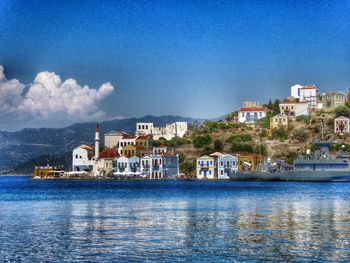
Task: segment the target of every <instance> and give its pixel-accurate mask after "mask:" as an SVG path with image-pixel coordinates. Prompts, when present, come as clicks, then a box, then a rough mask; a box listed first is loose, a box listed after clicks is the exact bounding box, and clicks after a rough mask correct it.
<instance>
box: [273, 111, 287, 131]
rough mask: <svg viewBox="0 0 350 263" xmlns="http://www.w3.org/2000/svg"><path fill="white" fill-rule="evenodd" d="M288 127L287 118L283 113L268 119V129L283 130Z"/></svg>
mask: <svg viewBox="0 0 350 263" xmlns="http://www.w3.org/2000/svg"><path fill="white" fill-rule="evenodd" d="M288 125H289V117H288V116H287V115H286V114H284V113H280V114H278V115H276V116H273V117H271V119H270V129H273V128H281V127H283V128H285V127H288Z"/></svg>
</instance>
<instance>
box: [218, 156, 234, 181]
mask: <svg viewBox="0 0 350 263" xmlns="http://www.w3.org/2000/svg"><path fill="white" fill-rule="evenodd" d="M217 166H218V167H217V171H218V179H229V178H230V175H232V174H233V173H236V172H237V171H238V157H237V156H234V155H231V154H222V155H221V156H220V157H219V158H218V161H217Z"/></svg>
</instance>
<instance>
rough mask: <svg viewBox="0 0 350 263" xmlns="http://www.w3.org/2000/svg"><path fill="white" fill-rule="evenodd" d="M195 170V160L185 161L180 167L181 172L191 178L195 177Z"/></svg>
mask: <svg viewBox="0 0 350 263" xmlns="http://www.w3.org/2000/svg"><path fill="white" fill-rule="evenodd" d="M195 169H196V161H195V160H187V161H184V162H183V163H182V164H181V165H180V170H181V172H183V173H185V174H186V175H188V176H190V177H194V176H192V175H191V174H192V172H193V171H194V170H195Z"/></svg>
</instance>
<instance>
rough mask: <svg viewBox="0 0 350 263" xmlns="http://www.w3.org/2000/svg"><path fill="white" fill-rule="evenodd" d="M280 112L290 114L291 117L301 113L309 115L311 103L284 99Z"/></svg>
mask: <svg viewBox="0 0 350 263" xmlns="http://www.w3.org/2000/svg"><path fill="white" fill-rule="evenodd" d="M279 107H280V112H281V113H282V114H285V115H288V116H289V117H291V118H295V117H297V116H301V115H309V103H308V102H306V101H304V102H289V101H283V102H281V103H280V105H279Z"/></svg>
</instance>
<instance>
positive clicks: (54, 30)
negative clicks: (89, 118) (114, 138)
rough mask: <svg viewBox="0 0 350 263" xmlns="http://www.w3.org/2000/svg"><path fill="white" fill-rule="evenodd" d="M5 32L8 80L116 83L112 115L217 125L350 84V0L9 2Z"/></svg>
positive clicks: (107, 102)
mask: <svg viewBox="0 0 350 263" xmlns="http://www.w3.org/2000/svg"><path fill="white" fill-rule="evenodd" d="M0 32H1V41H0V64H1V65H3V67H4V69H5V74H6V78H7V79H13V78H15V79H18V80H19V81H20V82H21V83H25V84H28V83H32V82H33V79H34V78H35V76H36V75H37V74H38V73H39V72H43V71H48V72H54V73H55V74H57V75H59V76H60V77H61V79H62V80H65V79H67V78H73V79H75V80H76V81H77V82H78V83H79V85H81V86H83V85H89V87H91V88H96V89H97V88H98V87H99V86H100V85H101V84H102V83H105V82H110V83H111V84H112V85H113V86H114V90H113V92H111V93H109V94H108V96H106V97H105V98H104V99H103V100H101V101H99V102H98V108H99V109H100V110H101V111H103V112H105V113H106V115H105V117H113V116H120V115H122V116H130V117H133V116H143V115H147V114H153V115H163V114H174V115H182V116H190V117H202V118H212V117H218V116H220V115H223V114H226V113H228V112H230V111H232V110H235V109H237V108H239V106H240V105H241V101H242V100H260V101H261V102H265V101H267V100H268V99H269V98H270V97H271V98H275V97H278V98H283V97H286V96H288V94H289V87H290V86H291V85H293V84H295V83H299V84H316V85H318V86H319V87H320V89H321V90H322V91H326V90H343V91H347V90H348V89H349V88H350V1H44V0H42V1H35V0H31V1H16V0H2V1H1V2H0ZM24 92H25V90H24ZM0 106H1V105H0ZM0 118H1V116H0ZM34 121H36V120H35V119H33V120H32V121H28V122H27V123H26V125H27V126H31V124H33V123H34ZM67 121H68V122H69V120H67V119H65V121H63V120H62V122H61V120H59V121H58V122H55V125H65V124H67ZM72 121H73V120H72ZM74 121H75V120H74ZM45 124H47V125H48V126H50V125H52V123H50V121H46V122H45V121H43V122H42V124H41V125H45ZM1 128H2V127H0V129H1ZM5 128H6V127H5Z"/></svg>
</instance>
